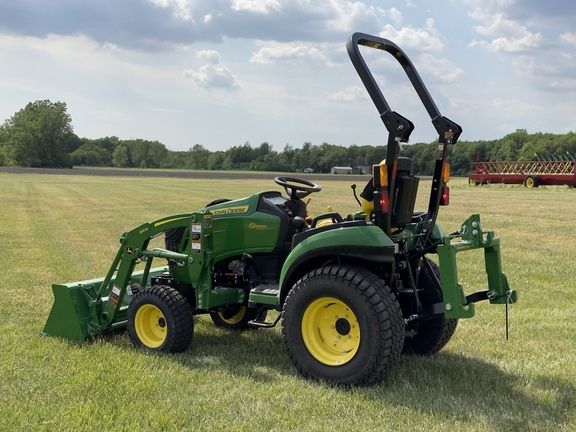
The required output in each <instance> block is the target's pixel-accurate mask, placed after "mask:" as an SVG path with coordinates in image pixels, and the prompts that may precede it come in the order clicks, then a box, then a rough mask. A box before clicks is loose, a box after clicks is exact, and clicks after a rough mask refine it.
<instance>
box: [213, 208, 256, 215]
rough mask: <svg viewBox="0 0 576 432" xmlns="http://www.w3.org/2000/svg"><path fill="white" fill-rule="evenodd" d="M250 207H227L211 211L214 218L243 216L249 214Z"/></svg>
mask: <svg viewBox="0 0 576 432" xmlns="http://www.w3.org/2000/svg"><path fill="white" fill-rule="evenodd" d="M249 208H250V206H237V207H226V208H221V209H214V210H212V211H211V213H212V216H225V215H233V214H243V213H248V209H249Z"/></svg>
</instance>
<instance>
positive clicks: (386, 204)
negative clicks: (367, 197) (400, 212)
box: [374, 190, 390, 213]
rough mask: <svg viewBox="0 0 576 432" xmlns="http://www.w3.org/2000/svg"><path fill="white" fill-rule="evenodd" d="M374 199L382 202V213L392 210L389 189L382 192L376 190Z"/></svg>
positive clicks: (380, 207)
mask: <svg viewBox="0 0 576 432" xmlns="http://www.w3.org/2000/svg"><path fill="white" fill-rule="evenodd" d="M374 199H375V201H376V202H378V203H380V205H379V206H378V210H379V211H380V212H382V213H388V211H389V210H390V198H389V196H388V191H387V190H383V191H382V192H376V193H375V194H374Z"/></svg>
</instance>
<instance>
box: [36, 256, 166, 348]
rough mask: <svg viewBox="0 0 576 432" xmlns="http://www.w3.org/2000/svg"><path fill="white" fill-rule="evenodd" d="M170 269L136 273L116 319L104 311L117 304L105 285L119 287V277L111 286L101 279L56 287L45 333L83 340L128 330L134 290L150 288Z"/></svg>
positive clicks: (110, 281) (129, 284)
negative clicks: (111, 303)
mask: <svg viewBox="0 0 576 432" xmlns="http://www.w3.org/2000/svg"><path fill="white" fill-rule="evenodd" d="M166 270H167V268H166V267H156V268H152V269H148V270H139V271H135V272H133V273H132V275H131V276H130V278H129V280H128V283H127V285H128V287H129V288H130V289H129V290H127V292H126V293H125V294H124V295H123V296H122V297H123V298H122V301H121V304H118V307H117V308H116V310H115V313H114V315H113V316H111V315H108V314H107V313H106V312H105V311H104V308H103V305H104V304H107V303H109V302H112V301H113V298H109V296H108V293H109V290H106V289H103V288H105V287H103V285H106V286H108V285H110V286H114V287H116V285H115V284H114V282H116V278H115V276H112V277H111V278H110V279H108V280H109V283H108V284H106V283H105V280H106V278H98V279H91V280H85V281H80V282H72V283H68V284H54V285H52V291H53V292H54V305H53V306H52V310H51V311H50V315H49V316H48V320H47V321H46V325H45V326H44V330H43V331H42V333H43V334H45V335H48V336H56V337H62V338H66V339H70V340H77V341H81V340H84V339H87V338H89V337H92V336H95V335H98V334H101V333H105V332H109V331H113V330H118V329H122V328H124V327H126V324H127V322H126V313H127V311H128V305H129V304H130V302H131V301H132V299H133V295H132V290H133V289H134V288H135V287H141V286H149V285H150V282H151V279H152V278H156V277H158V276H160V275H161V274H162V273H163V272H164V271H166ZM125 288H126V287H125V286H123V287H122V289H125ZM119 289H120V288H119Z"/></svg>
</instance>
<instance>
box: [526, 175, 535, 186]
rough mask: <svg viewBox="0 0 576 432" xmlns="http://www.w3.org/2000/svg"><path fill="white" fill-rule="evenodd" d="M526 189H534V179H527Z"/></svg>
mask: <svg viewBox="0 0 576 432" xmlns="http://www.w3.org/2000/svg"><path fill="white" fill-rule="evenodd" d="M526 187H529V188H531V187H534V179H533V178H532V177H528V178H527V179H526Z"/></svg>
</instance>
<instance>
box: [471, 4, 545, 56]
mask: <svg viewBox="0 0 576 432" xmlns="http://www.w3.org/2000/svg"><path fill="white" fill-rule="evenodd" d="M484 20H485V22H486V25H480V26H476V27H474V29H475V30H476V32H477V33H479V34H481V35H483V36H486V37H488V38H489V39H491V40H489V41H477V40H474V41H472V42H471V43H470V45H469V46H471V47H474V46H481V47H484V48H486V49H488V50H489V51H493V52H508V53H518V52H525V51H531V50H535V49H538V48H540V47H541V46H542V44H543V37H542V34H541V33H534V32H531V31H529V30H528V29H527V28H526V26H524V25H521V24H520V23H519V22H517V21H513V20H510V19H506V18H505V17H504V16H503V14H495V15H492V16H489V17H486V18H485V19H484Z"/></svg>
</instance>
